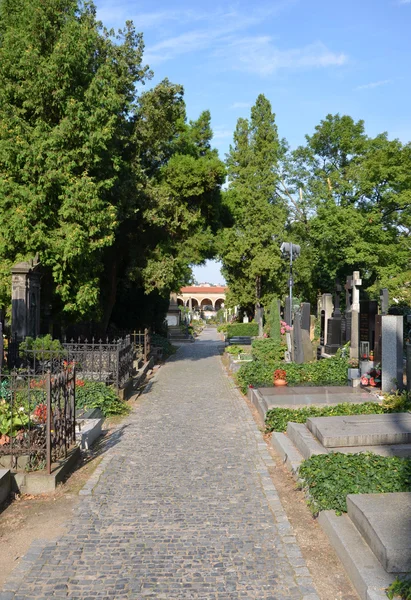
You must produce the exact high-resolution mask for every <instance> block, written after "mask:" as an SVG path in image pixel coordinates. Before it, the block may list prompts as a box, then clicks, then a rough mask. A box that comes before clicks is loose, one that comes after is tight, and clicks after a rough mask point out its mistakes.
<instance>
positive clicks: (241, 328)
mask: <svg viewBox="0 0 411 600" xmlns="http://www.w3.org/2000/svg"><path fill="white" fill-rule="evenodd" d="M257 335H258V323H230V324H229V325H227V337H228V338H232V337H237V336H243V337H244V336H245V337H255V336H257Z"/></svg>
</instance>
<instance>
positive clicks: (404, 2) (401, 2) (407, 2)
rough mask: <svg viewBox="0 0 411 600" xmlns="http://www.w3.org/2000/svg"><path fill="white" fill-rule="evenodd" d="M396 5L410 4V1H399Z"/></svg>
mask: <svg viewBox="0 0 411 600" xmlns="http://www.w3.org/2000/svg"><path fill="white" fill-rule="evenodd" d="M398 4H411V0H399V2H398Z"/></svg>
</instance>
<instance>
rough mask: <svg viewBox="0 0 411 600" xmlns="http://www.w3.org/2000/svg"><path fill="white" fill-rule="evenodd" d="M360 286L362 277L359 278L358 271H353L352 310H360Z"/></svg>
mask: <svg viewBox="0 0 411 600" xmlns="http://www.w3.org/2000/svg"><path fill="white" fill-rule="evenodd" d="M361 286H362V279H360V272H359V271H354V273H353V274H352V310H356V311H359V310H360V287H361Z"/></svg>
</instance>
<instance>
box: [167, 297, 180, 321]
mask: <svg viewBox="0 0 411 600" xmlns="http://www.w3.org/2000/svg"><path fill="white" fill-rule="evenodd" d="M166 321H167V325H168V326H169V327H178V326H179V325H180V323H181V310H180V308H179V306H178V304H177V294H176V293H175V292H172V293H171V294H170V304H169V307H168V311H167V315H166Z"/></svg>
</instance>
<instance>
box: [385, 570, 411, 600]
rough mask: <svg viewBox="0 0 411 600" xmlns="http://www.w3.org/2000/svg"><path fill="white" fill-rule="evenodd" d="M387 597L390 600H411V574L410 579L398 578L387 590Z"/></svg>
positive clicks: (410, 574)
mask: <svg viewBox="0 0 411 600" xmlns="http://www.w3.org/2000/svg"><path fill="white" fill-rule="evenodd" d="M387 597H388V599H389V600H394V599H395V598H400V600H411V573H409V574H408V579H403V578H402V577H401V578H400V577H396V579H395V581H393V582H392V584H391V585H390V587H389V588H388V589H387Z"/></svg>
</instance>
